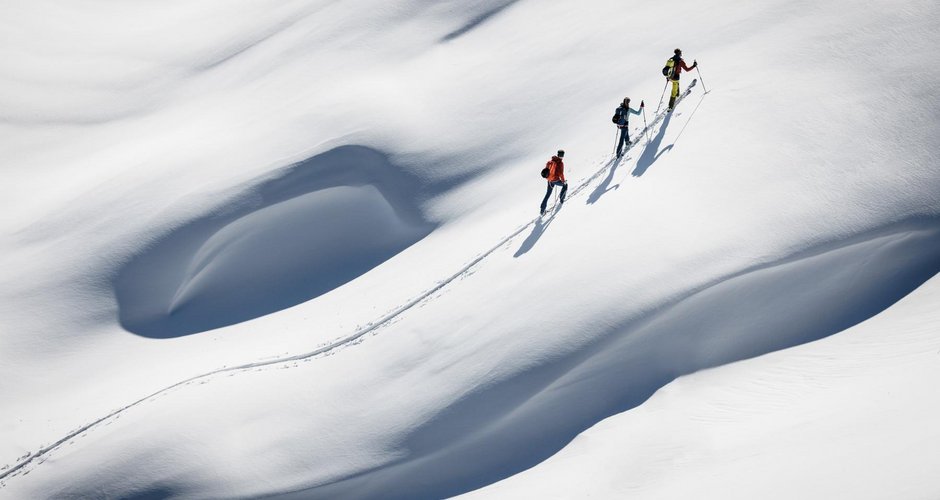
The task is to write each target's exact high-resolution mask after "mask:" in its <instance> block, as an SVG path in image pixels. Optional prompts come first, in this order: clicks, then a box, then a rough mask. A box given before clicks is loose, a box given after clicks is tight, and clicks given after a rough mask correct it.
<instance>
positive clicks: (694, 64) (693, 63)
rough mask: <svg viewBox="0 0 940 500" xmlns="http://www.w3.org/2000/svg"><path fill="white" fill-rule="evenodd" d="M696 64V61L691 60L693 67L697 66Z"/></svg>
mask: <svg viewBox="0 0 940 500" xmlns="http://www.w3.org/2000/svg"><path fill="white" fill-rule="evenodd" d="M697 66H698V61H696V60H693V61H692V67H693V68H695V67H697Z"/></svg>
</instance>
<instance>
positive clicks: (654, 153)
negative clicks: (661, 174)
mask: <svg viewBox="0 0 940 500" xmlns="http://www.w3.org/2000/svg"><path fill="white" fill-rule="evenodd" d="M670 120H672V113H667V114H666V117H665V118H664V119H663V124H662V125H660V126H659V131H658V132H657V133H656V137H654V138H653V140H652V141H651V142H650V143H649V144H647V145H646V148H644V149H643V154H642V155H640V158H639V159H638V160H637V161H636V167H635V168H634V169H633V176H634V177H639V176H641V175H643V174H645V173H646V170H647V169H649V168H650V166H652V165H653V163H655V162H656V160H658V159H659V157H660V156H662V155H663V153H665V152H666V151H669V150H670V149H672V144H670V145H668V146H666V147H665V148H663V149H662V150H660V149H659V145H660V144H662V142H663V138H664V137H665V136H666V127H668V126H669V121H670Z"/></svg>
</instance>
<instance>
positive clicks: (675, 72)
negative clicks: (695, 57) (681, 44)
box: [672, 56, 692, 80]
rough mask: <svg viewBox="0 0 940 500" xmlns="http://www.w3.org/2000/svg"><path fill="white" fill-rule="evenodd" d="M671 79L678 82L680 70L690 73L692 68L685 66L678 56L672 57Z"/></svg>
mask: <svg viewBox="0 0 940 500" xmlns="http://www.w3.org/2000/svg"><path fill="white" fill-rule="evenodd" d="M672 68H673V69H672V79H673V80H678V79H679V73H682V70H686V71H692V68H690V67H688V66H686V64H685V61H684V60H683V59H682V58H681V57H679V56H672Z"/></svg>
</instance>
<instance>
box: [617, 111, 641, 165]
mask: <svg viewBox="0 0 940 500" xmlns="http://www.w3.org/2000/svg"><path fill="white" fill-rule="evenodd" d="M644 106H645V104H644V103H643V101H640V109H633V108H631V107H630V98H629V97H624V98H623V102H622V103H621V104H620V106H619V107H617V110H616V111H614V116H616V117H618V119H617V128H619V129H620V142H618V143H617V156H618V157H619V156H621V155H623V145H624V144H626V145H627V146H629V145H630V144H632V143H631V142H630V114H631V113H632V114H634V115H639V114H640V111H641V110H642V109H643V107H644Z"/></svg>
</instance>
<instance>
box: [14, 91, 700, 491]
mask: <svg viewBox="0 0 940 500" xmlns="http://www.w3.org/2000/svg"><path fill="white" fill-rule="evenodd" d="M696 81H697V80H692V83H691V84H689V86H688V87H687V88H686V90H685V91H684V92H683V93H682V94H680V95H679V98H678V99H676V106H678V105H679V103H680V102H681V101H682V100H683V99H685V97H686V96H688V95H689V94H690V93H691V92H692V88H693V87H694V86H695V83H696ZM703 97H704V95H703ZM699 104H701V103H699ZM696 108H697V106H696ZM667 113H668V112H667V111H663V112H661V113H658V114H656V115H655V116H654V117H653V120H652V121H651V122H650V123H649V124H648V125H647V126H645V127H643V130H642V131H641V132H640V134H639V136H641V137H642V136H645V134H646V132H647V131H649V130H652V129H653V128H654V127H655V126H656V125H658V124H659V123H660V122H661V121H662V120H663V119H664V118H665V117H666V114H667ZM639 142H640V141H636V142H634V143H633V144H631V145H629V146H627V147H626V148H625V149H624V152H623V156H624V157H625V156H626V154H627V153H628V152H629V151H630V150H631V149H632V148H633V147H634V146H636V145H637V144H639ZM615 161H617V158H616V157H614V158H610V159H608V160H607V161H605V162H604V163H603V164H602V165H601V167H600V168H599V169H598V170H597V171H596V172H594V173H593V174H592V175H591V176H590V177H588V178H587V179H584V180H582V181H581V183H580V184H578V186H577V187H575V188H574V189H573V190H572V191H571V194H569V195H568V196H567V199H568V200H570V199H572V198H574V197H576V196H578V195H579V194H581V192H583V191H584V189H585V188H586V187H587V186H589V185H590V184H591V183H593V182H594V181H595V180H597V179H599V178H600V177H601V176H602V175H604V173H605V172H606V171H607V169H608V168H610V166H611V165H613V164H614V162H615ZM546 213H549V212H548V211H546ZM551 213H552V215H551V216H550V217H552V218H554V217H555V216H557V215H558V213H557V212H556V211H555V210H554V209H553V210H552V212H551ZM541 218H542V216H538V217H535V218H533V219H532V220H530V221H528V222H526V223H525V224H522V225H521V226H519V227H517V228H516V229H515V230H513V231H512V232H511V233H510V234H509V235H508V236H505V237H503V238H502V239H501V240H500V241H499V242H498V243H496V244H495V245H492V246H491V247H490V248H489V249H488V250H486V251H485V252H483V253H481V254H479V255H477V256H476V257H474V258H473V259H472V260H471V261H470V262H468V263H467V264H465V265H464V266H463V267H461V268H460V269H459V270H457V272H455V273H453V274H451V275H450V276H449V277H447V278H445V279H443V280H441V281H438V282H437V283H436V284H435V285H434V286H432V287H431V288H428V289H427V290H425V291H423V292H421V293H420V294H418V295H416V296H415V297H413V298H412V299H410V300H408V301H407V302H405V303H404V304H402V305H400V306H398V307H396V308H394V309H392V310H391V311H390V312H388V313H386V314H385V315H383V316H381V317H379V318H378V319H376V320H374V321H372V322H370V323H368V324H367V325H366V326H364V327H362V328H360V329H358V330H356V331H355V332H353V333H352V334H350V335H347V336H345V337H341V338H339V339H337V340H334V341H332V342H329V343H327V344H325V345H323V346H321V347H319V348H317V349H314V350H313V351H308V352H305V353H301V354H296V355H293V356H287V357H283V358H275V359H268V360H263V361H255V362H251V363H245V364H241V365H236V366H224V367H222V368H218V369H216V370H212V371H209V372H206V373H202V374H199V375H194V376H192V377H190V378H187V379H185V380H182V381H180V382H177V383H175V384H173V385H170V386H167V387H164V388H162V389H159V390H157V391H155V392H152V393H150V394H148V395H146V396H144V397H142V398H140V399H137V400H136V401H133V402H131V403H129V404H127V405H124V406H122V407H120V408H117V409H115V410H113V411H111V412H110V413H108V414H107V415H105V416H103V417H101V418H99V419H97V420H95V421H93V422H91V423H89V424H85V425H83V426H81V427H77V428H76V429H74V430H72V431H71V432H69V433H68V434H67V435H65V436H64V437H62V438H61V439H59V440H57V441H55V442H53V443H52V444H50V445H47V446H43V447H41V448H40V449H39V450H38V451H36V452H35V453H33V452H28V453H27V454H26V455H24V456H23V457H21V458H20V461H19V462H17V463H16V464H14V465H12V466H4V467H3V468H0V488H3V487H4V486H6V483H5V482H4V480H5V479H8V478H11V477H16V476H17V475H19V474H21V473H23V474H26V473H29V470H27V469H26V467H27V466H28V465H30V464H32V463H34V462H35V463H36V465H39V464H41V463H43V462H44V461H45V460H46V456H47V455H49V454H50V453H51V452H53V451H55V450H56V449H58V448H59V447H60V446H62V445H64V444H66V443H69V441H71V440H73V439H75V438H76V437H79V436H80V435H83V434H84V433H86V432H88V431H89V430H91V429H92V428H94V427H97V426H98V425H99V424H101V423H103V422H105V421H108V420H110V419H112V418H115V417H119V416H120V414H121V413H124V412H126V411H127V410H129V409H131V408H134V407H135V406H138V405H140V404H142V403H144V402H146V401H147V400H149V399H153V398H156V397H159V396H162V395H164V394H166V393H168V392H170V391H172V390H174V389H176V388H179V387H182V386H184V385H187V384H190V383H192V382H196V381H198V380H202V379H207V378H210V377H213V376H215V375H219V374H222V373H229V372H239V371H245V370H250V369H253V368H262V367H267V366H273V365H278V364H283V363H289V362H292V361H304V360H308V359H310V358H314V357H317V356H319V355H321V354H326V353H329V352H331V351H334V350H336V349H339V348H341V347H345V346H348V345H350V344H352V343H354V342H355V341H357V340H359V339H361V338H362V337H364V336H365V335H367V334H369V333H371V332H374V331H376V330H377V329H379V328H380V327H382V326H385V325H386V324H388V323H389V322H390V321H392V320H393V319H395V318H397V317H398V316H400V315H401V314H403V313H405V312H406V311H408V310H410V309H412V308H413V307H414V306H416V305H418V304H419V303H421V302H422V301H424V300H425V299H427V298H428V297H430V296H431V295H433V294H434V293H436V292H438V291H440V290H441V289H443V288H444V287H446V286H447V285H449V284H450V283H452V282H453V281H454V280H456V279H458V278H461V277H463V276H465V275H467V274H468V273H469V272H470V270H471V269H473V268H474V267H475V266H476V265H477V264H479V263H480V262H482V261H483V260H484V259H486V258H487V257H489V256H490V255H492V254H493V253H495V252H496V251H497V250H499V249H500V248H501V247H503V246H504V245H506V244H507V243H509V242H510V241H512V240H513V239H515V238H516V237H517V236H519V234H521V233H522V232H523V231H525V230H526V229H528V228H529V227H531V226H533V225H534V224H536V223H537V222H538V221H539V220H540V219H541ZM69 444H71V443H69Z"/></svg>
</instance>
